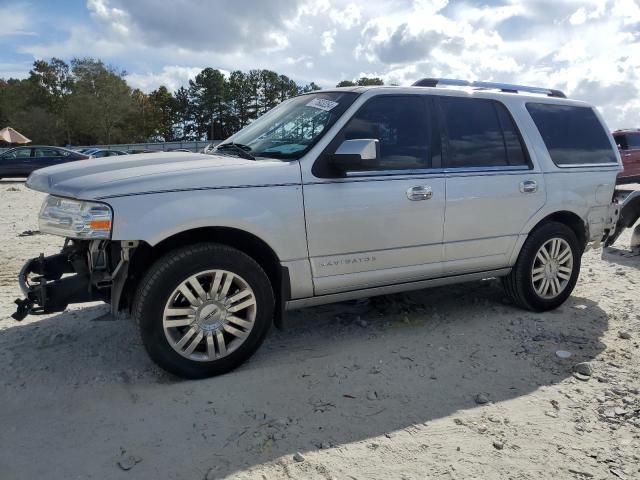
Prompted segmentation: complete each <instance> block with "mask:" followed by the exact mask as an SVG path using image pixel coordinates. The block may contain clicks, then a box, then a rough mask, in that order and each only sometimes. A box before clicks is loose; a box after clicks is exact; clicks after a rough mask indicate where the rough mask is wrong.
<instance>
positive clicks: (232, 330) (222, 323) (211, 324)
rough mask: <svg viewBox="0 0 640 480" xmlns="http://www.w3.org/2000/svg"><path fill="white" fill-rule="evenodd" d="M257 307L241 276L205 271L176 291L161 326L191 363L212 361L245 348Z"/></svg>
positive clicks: (172, 345) (251, 291)
mask: <svg viewBox="0 0 640 480" xmlns="http://www.w3.org/2000/svg"><path fill="white" fill-rule="evenodd" d="M256 307H257V305H256V297H255V295H254V293H253V290H252V289H251V287H250V286H249V284H248V283H247V282H246V281H245V280H244V279H243V278H242V277H240V276H238V275H236V274H235V273H232V272H229V271H226V270H206V271H204V272H200V273H197V274H195V275H192V276H191V277H189V278H187V279H186V280H185V281H183V282H182V283H181V284H180V285H178V287H177V288H176V289H175V290H174V291H173V293H172V294H171V296H170V297H169V300H168V301H167V304H166V305H165V307H164V312H163V317H162V326H163V328H164V334H165V337H166V338H167V341H168V342H169V344H170V345H171V347H172V348H173V349H174V350H175V351H176V352H178V353H179V354H180V355H182V356H183V357H185V358H188V359H189V360H194V361H198V362H210V361H212V360H218V359H220V358H223V357H226V356H227V355H229V354H230V353H231V352H233V351H234V350H236V349H237V348H238V347H239V346H240V345H242V343H243V342H244V341H245V340H246V338H247V337H248V336H249V334H250V333H251V330H252V329H253V325H254V322H255V319H256Z"/></svg>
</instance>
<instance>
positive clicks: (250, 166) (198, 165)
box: [27, 152, 301, 200]
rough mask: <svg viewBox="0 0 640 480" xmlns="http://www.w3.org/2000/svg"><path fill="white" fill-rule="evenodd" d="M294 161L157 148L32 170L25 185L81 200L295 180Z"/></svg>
mask: <svg viewBox="0 0 640 480" xmlns="http://www.w3.org/2000/svg"><path fill="white" fill-rule="evenodd" d="M300 181H301V180H300V167H299V166H298V162H283V161H280V160H264V159H260V160H255V161H254V160H245V159H243V158H235V157H228V156H221V155H204V154H200V153H182V152H166V153H164V152H159V153H144V154H135V155H122V156H118V157H108V158H95V159H89V160H78V161H74V162H69V163H64V164H60V165H55V166H52V167H47V168H43V169H40V170H36V171H35V172H33V173H32V174H31V175H30V176H29V178H28V180H27V187H29V188H31V189H33V190H38V191H40V192H45V193H50V194H53V195H59V196H63V197H70V198H78V199H82V200H97V199H105V198H109V197H120V196H126V195H140V194H147V193H157V192H167V191H176V190H196V189H199V190H202V189H209V188H231V187H251V186H265V185H283V184H300Z"/></svg>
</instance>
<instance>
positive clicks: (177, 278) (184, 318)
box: [133, 243, 275, 379]
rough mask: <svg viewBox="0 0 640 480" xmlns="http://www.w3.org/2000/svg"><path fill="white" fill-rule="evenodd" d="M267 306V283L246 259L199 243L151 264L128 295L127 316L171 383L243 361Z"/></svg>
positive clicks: (269, 316) (263, 327) (260, 335)
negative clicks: (131, 298)
mask: <svg viewBox="0 0 640 480" xmlns="http://www.w3.org/2000/svg"><path fill="white" fill-rule="evenodd" d="M227 283H229V285H228V286H227ZM197 285H199V288H198V286H197ZM225 288H226V291H225ZM213 292H216V293H213ZM234 297H235V298H234ZM252 302H253V303H252ZM274 303H275V302H274V294H273V289H272V286H271V283H270V281H269V278H268V277H267V275H266V273H265V272H264V270H263V269H262V268H261V267H260V265H258V263H257V262H256V261H255V260H254V259H253V258H251V257H249V256H248V255H246V254H245V253H243V252H241V251H239V250H236V249H235V248H231V247H228V246H225V245H219V244H214V243H199V244H194V245H189V246H186V247H182V248H179V249H176V250H173V251H171V252H169V253H167V254H165V255H164V256H163V257H161V258H160V259H158V260H157V261H156V262H155V263H154V264H153V265H152V266H151V268H150V269H149V271H148V272H147V273H146V275H145V276H144V278H143V279H142V280H141V282H140V284H139V287H138V291H137V292H136V296H135V299H134V303H133V317H134V318H135V320H136V322H137V323H138V327H139V330H140V335H141V337H142V342H143V344H144V346H145V349H146V350H147V353H148V354H149V356H150V357H151V359H152V360H153V361H154V362H155V363H156V364H158V365H159V366H160V367H161V368H163V369H164V370H166V371H168V372H170V373H173V374H174V375H177V376H179V377H183V378H192V379H193V378H204V377H211V376H215V375H220V374H223V373H226V372H229V371H230V370H233V369H234V368H236V367H238V366H239V365H241V364H242V363H243V362H245V361H246V360H247V359H248V358H249V357H251V355H252V354H253V353H254V352H255V351H256V350H257V349H258V347H259V346H260V345H261V344H262V342H263V340H264V338H265V337H266V335H267V332H268V331H269V328H270V327H271V323H272V322H273V312H274ZM239 307H242V308H239ZM230 332H231V333H230ZM199 337H200V338H199ZM185 338H186V340H185ZM193 344H195V345H193ZM192 347H193V348H192Z"/></svg>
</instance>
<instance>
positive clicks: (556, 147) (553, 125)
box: [527, 103, 616, 166]
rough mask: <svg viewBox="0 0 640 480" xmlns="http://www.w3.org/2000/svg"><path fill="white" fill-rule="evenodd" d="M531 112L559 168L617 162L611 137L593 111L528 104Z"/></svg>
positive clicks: (552, 105)
mask: <svg viewBox="0 0 640 480" xmlns="http://www.w3.org/2000/svg"><path fill="white" fill-rule="evenodd" d="M527 110H529V114H531V118H533V121H534V122H535V124H536V127H538V131H539V132H540V135H541V136H542V139H543V140H544V143H545V145H546V146H547V150H548V151H549V155H550V156H551V159H552V160H553V162H554V163H555V164H556V165H559V166H566V165H585V164H600V163H615V162H616V155H615V153H614V151H613V148H612V146H611V143H610V142H609V137H608V135H607V133H606V132H605V130H604V128H603V126H602V124H601V123H600V120H598V117H597V116H596V114H595V112H594V111H593V109H592V108H590V107H576V106H573V105H557V104H548V103H527Z"/></svg>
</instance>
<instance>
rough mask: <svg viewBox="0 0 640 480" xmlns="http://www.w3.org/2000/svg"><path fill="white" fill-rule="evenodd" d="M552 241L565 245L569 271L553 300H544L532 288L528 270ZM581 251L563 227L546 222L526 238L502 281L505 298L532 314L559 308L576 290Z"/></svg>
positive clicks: (531, 268) (563, 225)
mask: <svg viewBox="0 0 640 480" xmlns="http://www.w3.org/2000/svg"><path fill="white" fill-rule="evenodd" d="M554 238H559V239H563V240H565V241H566V242H567V243H568V244H569V247H570V248H571V253H572V255H573V270H572V272H571V274H570V278H569V280H568V282H567V284H566V286H565V287H564V290H562V291H561V292H560V294H559V295H557V296H556V297H554V298H544V297H542V296H541V295H539V294H538V293H537V292H536V290H535V288H534V285H533V281H532V270H533V267H534V259H535V257H536V254H537V253H538V251H539V249H540V248H541V247H542V246H543V245H544V244H545V243H546V242H547V241H549V240H551V239H554ZM583 251H584V248H583V247H582V246H581V245H580V243H579V242H578V239H577V238H576V234H575V233H574V232H573V230H571V228H569V227H568V226H566V225H565V224H563V223H559V222H549V223H545V224H544V225H541V226H540V227H538V228H536V229H535V230H533V231H532V232H531V233H530V234H529V236H528V238H527V240H526V241H525V242H524V245H523V246H522V250H521V251H520V255H519V256H518V260H517V262H516V264H515V266H514V267H513V269H512V270H511V273H510V274H509V275H507V276H506V277H503V278H502V284H503V286H504V289H505V292H506V293H507V296H509V298H510V299H511V300H512V301H513V303H515V304H516V305H518V306H519V307H522V308H524V309H527V310H533V311H535V312H543V311H547V310H553V309H554V308H557V307H559V306H560V305H562V304H563V303H564V302H565V300H566V299H567V298H569V296H570V295H571V292H572V291H573V289H574V287H575V286H576V282H577V281H578V275H579V273H580V261H581V258H582V253H583Z"/></svg>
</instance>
